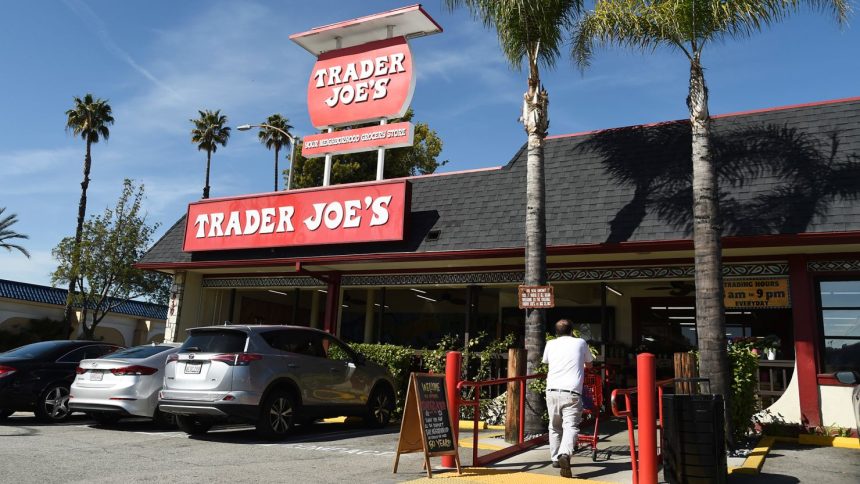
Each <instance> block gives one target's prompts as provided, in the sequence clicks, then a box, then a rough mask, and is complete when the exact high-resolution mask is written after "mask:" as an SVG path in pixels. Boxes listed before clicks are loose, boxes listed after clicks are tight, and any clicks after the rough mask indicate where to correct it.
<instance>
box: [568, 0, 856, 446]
mask: <svg viewBox="0 0 860 484" xmlns="http://www.w3.org/2000/svg"><path fill="white" fill-rule="evenodd" d="M802 7H811V8H815V9H820V10H825V11H831V12H833V13H834V14H835V16H836V19H837V20H838V21H839V22H840V23H842V22H844V21H845V19H846V16H847V14H848V11H849V7H848V2H847V1H846V0H732V1H730V2H727V1H725V0H599V1H597V2H596V4H595V6H594V10H593V11H591V12H589V13H587V14H586V15H584V16H583V17H582V18H581V20H580V22H579V25H578V26H577V29H576V33H575V36H574V40H573V55H574V58H575V59H576V60H577V62H578V63H579V64H580V65H581V66H586V65H588V61H589V59H590V57H591V54H592V50H593V48H594V46H595V44H597V45H618V46H622V47H630V48H633V49H640V50H644V51H651V50H654V49H656V48H658V47H668V48H670V49H672V50H675V51H677V52H680V53H682V54H684V55H685V56H686V57H687V59H688V60H689V61H690V87H689V93H688V95H687V107H688V109H689V112H690V125H691V129H692V150H693V156H692V163H693V190H692V205H693V210H692V214H693V219H692V220H693V248H694V249H693V251H694V259H695V267H696V276H695V281H696V331H697V333H698V346H699V354H700V358H699V367H700V368H699V369H700V373H701V375H702V376H703V377H705V378H708V379H709V380H710V384H711V388H712V389H713V391H715V393H719V394H721V395H723V396H724V398H725V399H726V412H727V414H726V420H725V421H726V425H727V436H728V437H729V438H731V437H732V428H731V419H730V418H729V417H730V416H729V414H728V412H729V409H730V402H729V399H730V398H731V395H730V388H731V373H730V371H729V362H728V354H727V350H726V336H725V335H726V333H725V311H724V308H723V283H722V249H721V243H720V235H721V230H722V227H721V221H720V216H719V206H718V197H719V189H718V187H717V176H716V167H715V166H714V163H713V162H712V158H711V146H710V138H711V117H710V114H709V112H708V89H707V87H706V85H705V71H704V67H703V66H702V62H701V59H702V50H703V49H704V48H705V46H706V45H708V44H711V43H715V42H719V41H722V40H727V39H739V38H745V37H749V36H750V35H752V34H754V33H756V32H758V31H760V30H761V29H762V28H764V27H766V26H768V25H769V24H771V23H773V22H777V21H779V20H782V19H783V18H784V17H786V16H787V15H789V14H790V13H792V12H793V11H796V10H798V9H800V8H802Z"/></svg>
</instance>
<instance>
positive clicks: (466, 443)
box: [459, 434, 510, 450]
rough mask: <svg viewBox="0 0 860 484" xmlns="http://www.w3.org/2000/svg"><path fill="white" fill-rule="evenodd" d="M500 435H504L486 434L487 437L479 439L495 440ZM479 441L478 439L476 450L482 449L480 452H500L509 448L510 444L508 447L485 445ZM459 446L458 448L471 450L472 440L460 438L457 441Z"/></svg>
mask: <svg viewBox="0 0 860 484" xmlns="http://www.w3.org/2000/svg"><path fill="white" fill-rule="evenodd" d="M500 435H504V434H488V435H481V436H479V437H480V439H493V438H496V437H498V436H500ZM480 439H478V448H479V449H482V450H502V449H507V448H508V447H510V444H508V445H496V444H487V443H485V442H481V440H480ZM459 444H460V447H465V448H467V449H471V448H472V438H471V437H469V438H461V439H460V441H459Z"/></svg>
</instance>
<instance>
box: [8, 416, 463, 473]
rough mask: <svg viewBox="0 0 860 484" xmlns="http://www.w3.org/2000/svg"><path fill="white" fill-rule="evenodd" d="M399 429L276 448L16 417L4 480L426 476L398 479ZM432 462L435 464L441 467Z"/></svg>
mask: <svg viewBox="0 0 860 484" xmlns="http://www.w3.org/2000/svg"><path fill="white" fill-rule="evenodd" d="M399 430H400V429H399V427H396V426H390V427H388V428H385V429H382V430H368V429H365V428H364V427H363V426H362V424H361V423H360V422H357V423H316V424H312V425H309V426H305V427H303V428H297V429H296V432H295V433H294V435H292V436H291V437H290V438H288V439H287V440H285V441H283V442H274V443H273V442H266V441H261V440H259V439H258V438H257V437H256V435H255V434H254V431H253V429H252V428H251V427H233V428H223V429H218V428H216V429H215V430H214V431H212V432H210V433H209V434H207V435H205V436H203V437H194V438H189V437H188V436H187V435H186V434H185V433H183V432H180V431H178V430H176V429H172V430H171V429H161V428H156V427H154V426H153V424H152V423H151V422H149V421H145V420H135V421H121V422H120V423H118V424H117V425H115V426H111V427H101V426H99V425H96V424H95V423H94V422H92V421H90V420H87V419H86V418H84V417H83V416H80V417H79V416H74V417H73V418H72V419H71V420H70V421H68V422H67V423H63V424H41V423H39V422H36V420H35V419H34V418H33V416H32V414H26V413H18V414H15V415H13V416H11V417H9V418H8V419H7V420H6V421H5V422H3V423H2V424H0V481H2V482H9V483H16V484H18V483H20V484H24V483H31V482H32V483H36V482H38V483H41V484H49V483H61V482H62V483H76V482H81V483H83V482H86V483H111V484H113V483H118V482H121V483H124V484H131V483H138V482H140V483H143V482H146V483H152V482H230V483H239V482H256V483H261V482H308V483H311V482H313V483H328V482H331V483H335V482H338V483H343V482H345V481H348V482H350V483H351V484H353V483H355V484H357V483H386V482H403V481H409V480H414V479H417V478H420V477H423V476H425V475H426V474H425V473H424V472H423V471H422V468H421V466H422V456H421V454H407V455H403V456H401V458H400V467H399V469H398V474H396V475H394V474H392V472H391V471H392V466H393V463H394V450H395V446H396V444H397V436H398V432H399ZM468 451H469V449H465V450H463V455H462V459H463V462H466V461H465V459H466V453H467V452H468ZM433 461H434V465H438V458H436V459H433Z"/></svg>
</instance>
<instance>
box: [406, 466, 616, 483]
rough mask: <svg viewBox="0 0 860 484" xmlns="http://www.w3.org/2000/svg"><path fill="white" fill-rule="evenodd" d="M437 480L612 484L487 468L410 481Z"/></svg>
mask: <svg viewBox="0 0 860 484" xmlns="http://www.w3.org/2000/svg"><path fill="white" fill-rule="evenodd" d="M437 479H457V480H459V481H461V482H476V483H508V482H510V483H516V484H520V483H523V484H532V483H535V484H540V483H544V482H565V483H568V484H610V483H608V482H605V481H595V480H592V479H568V478H565V477H561V476H552V475H547V474H535V473H530V472H519V471H511V470H507V469H488V468H485V467H468V468H463V473H462V474H460V475H458V474H457V472H456V471H454V472H444V473H440V474H436V473H434V474H433V478H432V479H429V478H426V477H425V478H423V479H416V480H414V481H408V482H410V483H419V482H420V483H426V484H432V483H433V482H435V481H436V480H437Z"/></svg>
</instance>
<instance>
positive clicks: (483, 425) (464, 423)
mask: <svg viewBox="0 0 860 484" xmlns="http://www.w3.org/2000/svg"><path fill="white" fill-rule="evenodd" d="M473 428H475V422H474V421H472V420H460V430H472V429H473ZM478 429H480V430H505V426H504V425H487V422H478Z"/></svg>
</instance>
